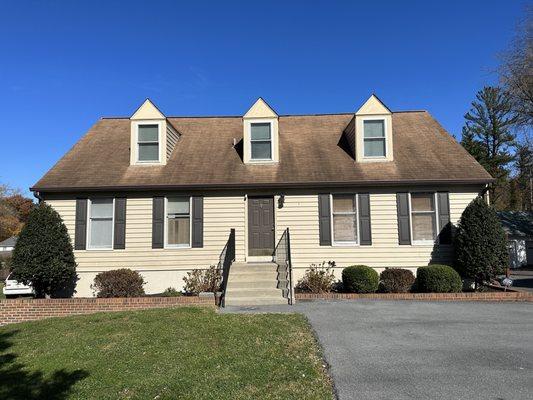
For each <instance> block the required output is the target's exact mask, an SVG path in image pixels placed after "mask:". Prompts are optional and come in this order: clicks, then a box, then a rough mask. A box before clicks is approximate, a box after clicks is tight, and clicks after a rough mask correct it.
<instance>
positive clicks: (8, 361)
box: [0, 331, 89, 400]
mask: <svg viewBox="0 0 533 400" xmlns="http://www.w3.org/2000/svg"><path fill="white" fill-rule="evenodd" d="M17 332H18V331H12V332H6V333H0V399H3V400H23V399H24V400H37V399H46V400H65V399H67V398H68V394H69V393H70V391H71V388H72V386H73V385H74V384H75V383H76V382H78V381H81V380H82V379H85V378H86V377H87V376H89V373H88V372H87V371H84V370H76V371H72V372H68V371H66V370H64V369H61V370H57V371H55V372H53V373H52V374H51V375H50V376H46V377H45V376H44V374H43V373H42V372H40V371H28V370H26V369H25V367H24V365H23V364H21V363H19V362H17V355H16V354H13V353H9V352H8V350H9V348H10V347H11V346H12V345H13V344H12V342H11V339H12V337H13V336H15V334H16V333H17Z"/></svg>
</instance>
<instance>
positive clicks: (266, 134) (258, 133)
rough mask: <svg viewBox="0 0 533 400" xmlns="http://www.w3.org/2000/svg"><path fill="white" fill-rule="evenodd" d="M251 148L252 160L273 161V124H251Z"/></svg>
mask: <svg viewBox="0 0 533 400" xmlns="http://www.w3.org/2000/svg"><path fill="white" fill-rule="evenodd" d="M250 146H251V159H252V160H269V161H270V160H272V124H271V123H270V122H261V123H259V122H253V123H251V124H250Z"/></svg>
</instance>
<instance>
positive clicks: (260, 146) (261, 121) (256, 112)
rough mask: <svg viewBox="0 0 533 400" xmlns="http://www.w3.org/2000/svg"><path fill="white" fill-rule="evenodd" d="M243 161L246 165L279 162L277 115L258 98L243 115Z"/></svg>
mask: <svg viewBox="0 0 533 400" xmlns="http://www.w3.org/2000/svg"><path fill="white" fill-rule="evenodd" d="M242 120H243V129H244V132H243V144H244V146H243V148H244V151H243V159H244V162H245V163H246V164H265V163H267V164H268V163H275V162H278V161H279V129H278V115H277V114H276V112H275V111H274V110H273V109H272V108H271V107H270V106H269V105H268V104H267V103H266V102H265V101H264V100H263V99H262V98H259V99H257V101H256V102H255V103H254V105H253V106H252V107H251V108H250V109H249V110H248V112H246V114H244V116H243V117H242Z"/></svg>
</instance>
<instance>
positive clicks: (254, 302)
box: [225, 296, 288, 306]
mask: <svg viewBox="0 0 533 400" xmlns="http://www.w3.org/2000/svg"><path fill="white" fill-rule="evenodd" d="M269 304H288V301H287V299H285V298H283V297H281V296H280V297H276V298H274V297H266V298H265V297H250V298H248V297H240V298H235V297H226V300H225V305H226V306H262V305H269Z"/></svg>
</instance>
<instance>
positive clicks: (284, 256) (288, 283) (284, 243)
mask: <svg viewBox="0 0 533 400" xmlns="http://www.w3.org/2000/svg"><path fill="white" fill-rule="evenodd" d="M274 262H275V263H276V264H277V265H278V288H279V289H281V290H282V293H283V297H285V298H287V300H288V302H289V304H293V303H294V293H293V284H292V263H291V235H290V232H289V228H287V229H285V231H284V232H283V235H281V239H280V240H279V242H278V245H277V246H276V249H275V250H274Z"/></svg>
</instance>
